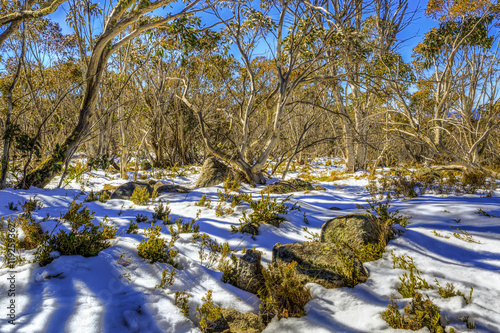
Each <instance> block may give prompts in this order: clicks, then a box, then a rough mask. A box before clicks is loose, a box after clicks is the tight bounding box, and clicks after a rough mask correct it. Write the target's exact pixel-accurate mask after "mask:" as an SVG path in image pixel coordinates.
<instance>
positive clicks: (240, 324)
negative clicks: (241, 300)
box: [221, 308, 266, 333]
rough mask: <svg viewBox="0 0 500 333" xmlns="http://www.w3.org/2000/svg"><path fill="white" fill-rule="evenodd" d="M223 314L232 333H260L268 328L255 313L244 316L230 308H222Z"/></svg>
mask: <svg viewBox="0 0 500 333" xmlns="http://www.w3.org/2000/svg"><path fill="white" fill-rule="evenodd" d="M221 312H222V316H223V317H224V319H225V320H226V322H227V324H228V326H229V330H230V332H231V333H260V332H262V331H263V330H264V329H265V328H266V325H265V324H264V323H263V322H262V319H261V318H260V317H259V316H258V315H256V314H255V313H251V312H248V313H244V314H243V313H241V312H239V311H236V310H234V309H228V308H222V309H221Z"/></svg>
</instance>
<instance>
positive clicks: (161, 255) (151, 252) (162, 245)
mask: <svg viewBox="0 0 500 333" xmlns="http://www.w3.org/2000/svg"><path fill="white" fill-rule="evenodd" d="M144 234H145V235H146V237H148V239H147V240H144V239H143V240H142V241H141V242H140V243H139V245H138V246H137V253H138V254H139V256H140V257H142V258H144V259H147V260H149V261H150V262H151V263H154V262H164V263H167V264H169V265H172V266H174V267H176V266H177V264H176V263H175V262H174V258H175V256H176V255H177V254H178V251H176V250H173V249H172V248H171V247H172V246H173V244H169V243H168V242H167V241H166V240H165V239H164V238H162V237H161V227H154V226H153V224H151V227H150V228H148V229H145V231H144Z"/></svg>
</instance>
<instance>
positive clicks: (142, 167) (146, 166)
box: [140, 161, 153, 170]
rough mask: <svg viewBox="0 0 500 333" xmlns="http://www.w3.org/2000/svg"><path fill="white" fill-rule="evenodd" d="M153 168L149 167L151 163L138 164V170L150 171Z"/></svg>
mask: <svg viewBox="0 0 500 333" xmlns="http://www.w3.org/2000/svg"><path fill="white" fill-rule="evenodd" d="M152 167H153V166H152V165H151V163H149V162H148V161H145V162H142V163H141V164H140V168H141V170H149V169H151V168H152Z"/></svg>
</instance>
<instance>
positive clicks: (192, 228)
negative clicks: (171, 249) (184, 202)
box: [170, 211, 201, 235]
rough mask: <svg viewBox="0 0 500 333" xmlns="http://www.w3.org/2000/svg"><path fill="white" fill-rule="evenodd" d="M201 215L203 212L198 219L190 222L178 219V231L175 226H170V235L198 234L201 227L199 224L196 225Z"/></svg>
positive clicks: (176, 223) (198, 214)
mask: <svg viewBox="0 0 500 333" xmlns="http://www.w3.org/2000/svg"><path fill="white" fill-rule="evenodd" d="M200 214H201V211H198V213H197V215H196V217H195V218H194V219H192V220H191V221H189V222H184V221H183V220H182V218H180V217H179V218H178V219H177V221H175V224H174V225H175V227H177V230H175V229H174V225H171V226H170V234H172V235H173V234H190V233H198V232H199V231H200V226H199V225H198V224H195V223H196V221H197V220H198V219H199V217H200Z"/></svg>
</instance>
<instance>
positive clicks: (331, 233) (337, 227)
mask: <svg viewBox="0 0 500 333" xmlns="http://www.w3.org/2000/svg"><path fill="white" fill-rule="evenodd" d="M391 237H392V230H391V228H390V227H389V226H387V225H385V224H383V223H382V222H380V220H379V219H378V218H377V217H376V216H374V215H373V214H371V213H356V214H349V215H343V216H337V217H335V218H333V219H331V220H328V221H326V223H325V224H323V226H322V227H321V235H320V240H321V242H323V243H338V244H342V245H347V246H349V247H350V248H351V249H353V250H354V251H355V252H356V253H361V252H363V251H365V248H366V246H367V245H369V244H371V245H372V246H375V247H377V248H384V247H385V246H386V245H387V242H388V241H389V239H390V238H391Z"/></svg>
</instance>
